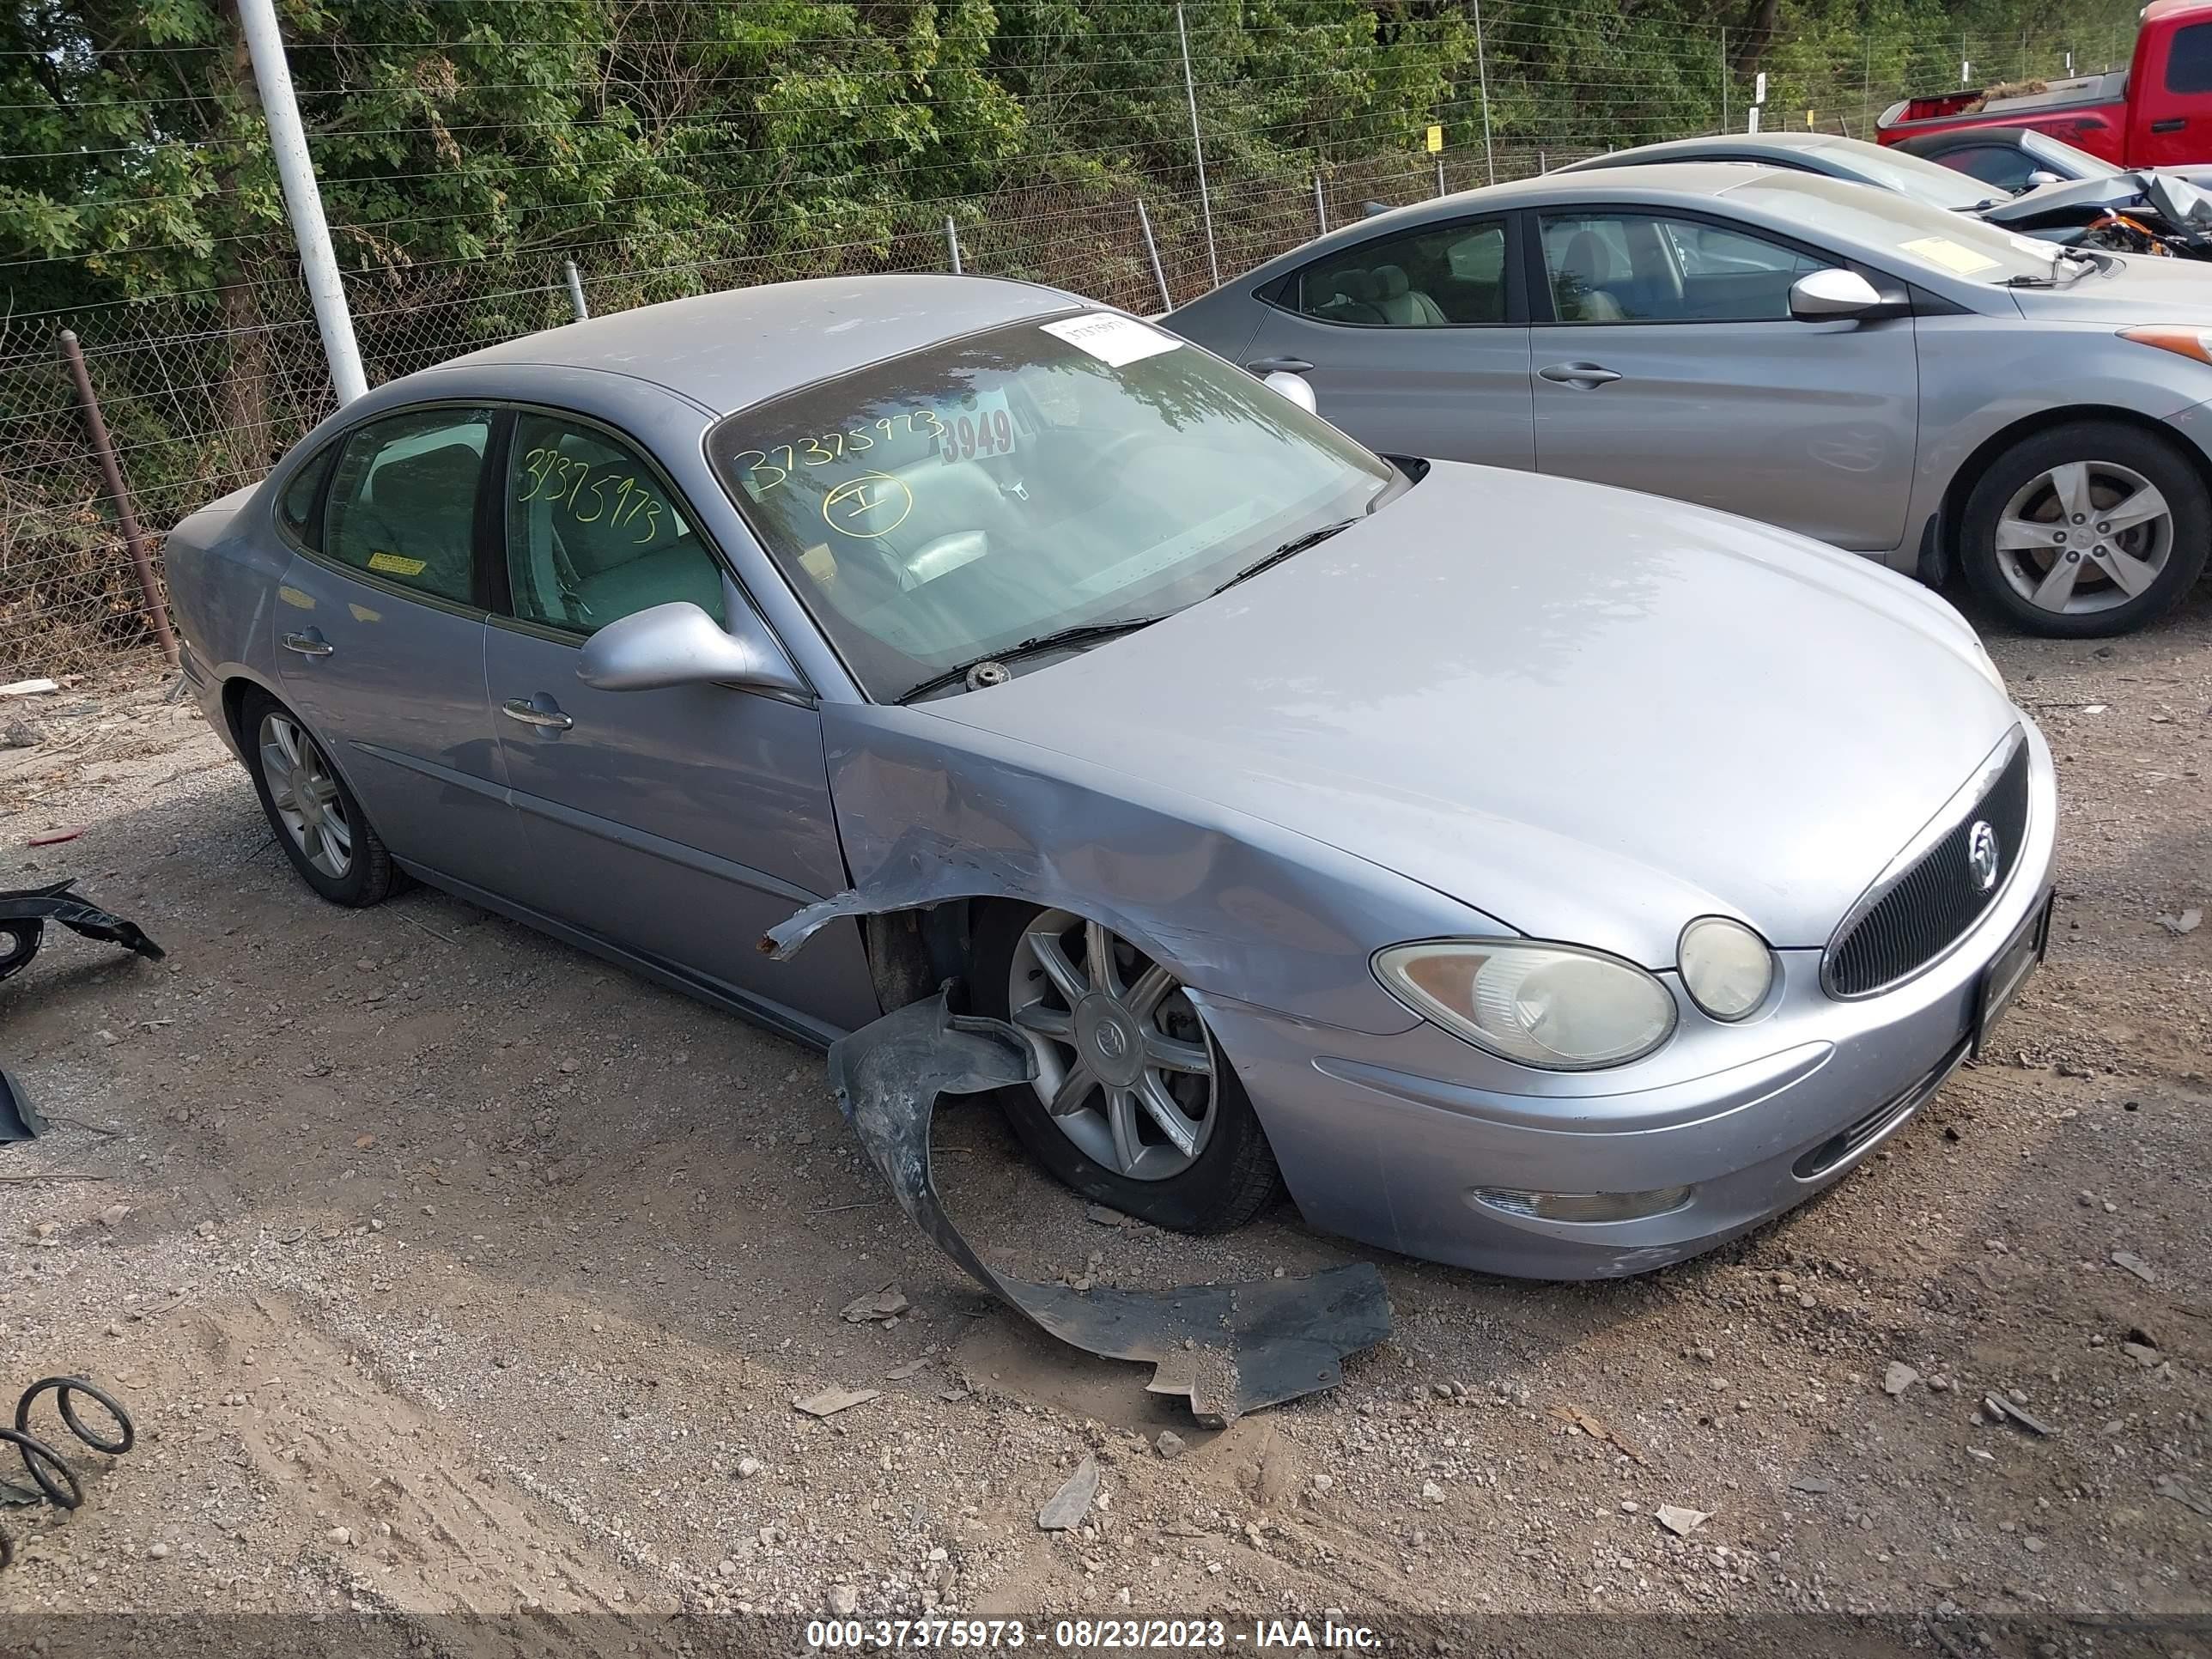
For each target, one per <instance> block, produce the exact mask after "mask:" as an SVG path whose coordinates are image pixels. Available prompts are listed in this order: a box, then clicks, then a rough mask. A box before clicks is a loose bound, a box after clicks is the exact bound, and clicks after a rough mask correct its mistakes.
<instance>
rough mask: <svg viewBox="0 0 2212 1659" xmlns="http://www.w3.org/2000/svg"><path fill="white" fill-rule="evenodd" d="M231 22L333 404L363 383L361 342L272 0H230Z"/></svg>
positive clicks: (343, 401)
mask: <svg viewBox="0 0 2212 1659" xmlns="http://www.w3.org/2000/svg"><path fill="white" fill-rule="evenodd" d="M238 21H239V22H240V24H241V25H242V26H243V27H244V28H245V30H246V50H247V52H251V53H252V57H253V82H254V85H255V86H257V87H258V88H260V91H261V113H262V116H263V118H264V119H266V120H267V121H268V123H269V148H270V151H271V152H272V153H273V154H274V155H275V156H276V176H277V178H278V179H280V180H282V181H283V186H284V210H285V212H286V214H287V215H288V216H289V217H290V219H291V221H292V236H293V239H294V240H295V241H297V242H298V243H299V245H300V270H301V274H302V275H303V276H306V277H307V297H308V298H309V299H310V300H311V301H313V302H314V307H315V326H316V328H317V329H318V330H319V331H320V332H321V334H322V337H323V356H325V357H326V358H328V359H329V360H330V365H331V387H332V388H333V389H334V390H335V391H336V392H337V397H338V402H339V403H340V404H349V403H351V402H352V401H353V400H354V399H355V398H358V397H360V396H361V395H362V393H363V392H367V391H368V380H367V378H366V377H364V376H363V375H362V372H361V348H360V346H359V345H357V344H356V343H355V341H354V337H353V313H352V312H351V311H350V310H349V309H348V308H347V306H346V296H345V284H344V283H343V282H341V281H340V280H339V278H338V260H337V254H336V253H334V252H331V228H330V224H329V222H328V221H326V220H325V218H324V217H323V197H322V192H321V191H319V190H318V189H317V188H316V187H315V164H314V161H313V159H312V158H310V157H309V155H307V134H306V133H305V132H303V131H301V127H300V104H299V100H297V99H295V97H293V95H292V70H291V66H290V65H289V64H287V63H286V62H285V61H284V37H283V34H281V33H278V31H277V27H276V6H275V4H274V3H273V0H238Z"/></svg>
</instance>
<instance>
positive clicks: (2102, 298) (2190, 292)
mask: <svg viewBox="0 0 2212 1659" xmlns="http://www.w3.org/2000/svg"><path fill="white" fill-rule="evenodd" d="M2112 258H2113V259H2115V260H2116V261H2117V262H2118V268H2117V269H2115V270H2105V271H2093V272H2091V273H2089V274H2088V275H2087V276H2082V277H2081V278H2079V279H2078V280H2076V281H2075V282H2074V283H2072V284H2071V285H2069V286H2068V287H2066V288H2016V289H2008V292H2009V293H2010V294H2012V295H2014V297H2015V298H2016V299H2018V300H2019V301H2020V308H2021V313H2022V314H2023V315H2024V316H2026V317H2027V319H2029V320H2030V321H2031V322H2033V321H2034V320H2036V319H2039V318H2045V317H2049V318H2056V319H2064V320H2066V321H2069V322H2091V323H2111V324H2112V325H2114V326H2116V327H2124V326H2126V325H2129V324H2131V323H2188V324H2191V325H2197V326H2200V327H2201V326H2203V325H2207V324H2212V271H2208V270H2205V268H2204V263H2203V261H2202V260H2201V259H2171V258H2158V257H2156V256H2155V255H2153V254H2148V253H2139V254H2129V253H2119V254H2114V255H2112Z"/></svg>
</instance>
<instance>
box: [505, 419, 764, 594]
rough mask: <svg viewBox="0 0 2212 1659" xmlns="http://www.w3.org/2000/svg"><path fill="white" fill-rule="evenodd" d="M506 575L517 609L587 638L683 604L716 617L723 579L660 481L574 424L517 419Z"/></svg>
mask: <svg viewBox="0 0 2212 1659" xmlns="http://www.w3.org/2000/svg"><path fill="white" fill-rule="evenodd" d="M506 507H507V587H508V591H509V592H511V593H512V594H513V605H514V614H515V615H516V616H517V617H521V618H522V619H523V620H524V621H526V622H535V623H545V624H547V625H548V626H550V627H554V628H561V629H568V630H570V631H572V632H574V633H579V634H589V633H592V632H593V631H595V630H596V629H601V628H604V627H605V626H606V625H607V624H608V623H611V622H613V621H615V620H616V619H617V617H627V616H629V614H630V613H631V612H632V611H643V610H645V609H646V608H647V606H650V605H666V604H668V603H669V602H670V601H671V600H675V599H688V600H690V602H691V603H692V604H693V605H697V606H698V607H699V608H700V609H701V610H702V611H706V612H707V614H708V616H710V617H714V619H715V620H716V621H717V622H720V621H721V620H722V572H721V567H720V565H719V564H718V563H716V562H715V559H714V555H713V554H712V553H710V552H708V550H707V546H706V544H705V543H704V542H702V541H701V540H700V539H699V537H698V535H697V534H696V532H695V531H694V530H693V528H692V526H691V525H690V522H689V521H688V520H686V519H685V517H684V514H683V513H681V512H679V511H678V508H677V506H676V502H675V500H674V498H673V496H672V495H671V492H670V491H669V489H668V488H667V486H666V485H665V484H664V483H662V482H661V479H660V475H659V473H658V472H657V471H654V470H653V468H652V467H650V466H648V465H646V463H645V462H644V460H643V459H641V457H640V456H639V455H638V454H637V453H635V451H633V450H632V449H631V448H630V447H629V445H627V444H626V443H623V441H620V440H619V439H617V438H614V437H611V436H610V435H608V434H606V433H605V432H603V431H601V430H600V429H599V428H597V427H594V426H590V425H586V424H585V423H584V422H580V421H570V420H565V419H562V418H560V417H557V416H550V415H537V414H525V415H523V416H520V418H519V419H518V420H517V421H516V422H515V428H514V441H513V444H512V445H511V446H510V447H509V448H508V451H507V499H506Z"/></svg>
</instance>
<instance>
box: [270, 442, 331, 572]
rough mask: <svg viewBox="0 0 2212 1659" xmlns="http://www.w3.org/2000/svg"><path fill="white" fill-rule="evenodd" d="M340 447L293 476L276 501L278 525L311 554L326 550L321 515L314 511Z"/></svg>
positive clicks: (311, 462)
mask: <svg viewBox="0 0 2212 1659" xmlns="http://www.w3.org/2000/svg"><path fill="white" fill-rule="evenodd" d="M337 452H338V447H337V445H336V444H331V445H330V446H329V447H326V448H325V450H324V451H323V453H321V454H319V455H318V456H316V457H315V459H313V460H311V461H309V462H308V463H307V465H305V466H303V467H301V469H300V470H299V471H297V472H295V473H294V474H293V475H292V480H291V482H290V483H288V484H286V485H285V486H284V493H283V495H280V496H278V497H277V498H276V522H277V523H278V524H280V525H282V526H283V527H284V533H285V534H286V535H288V536H289V537H290V538H292V539H293V540H294V541H295V542H297V543H299V544H300V545H301V546H302V547H304V548H306V549H307V550H309V551H310V552H314V553H319V552H321V551H322V550H323V522H322V515H321V514H319V513H317V512H316V511H315V507H316V505H317V503H318V502H319V501H321V499H322V495H323V480H324V479H325V478H326V477H329V476H330V471H331V462H332V461H333V460H335V459H337Z"/></svg>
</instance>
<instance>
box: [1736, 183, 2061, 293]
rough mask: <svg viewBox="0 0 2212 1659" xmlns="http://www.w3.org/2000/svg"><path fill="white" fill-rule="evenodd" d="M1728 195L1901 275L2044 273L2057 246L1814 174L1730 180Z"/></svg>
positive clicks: (1988, 279) (1982, 278)
mask: <svg viewBox="0 0 2212 1659" xmlns="http://www.w3.org/2000/svg"><path fill="white" fill-rule="evenodd" d="M1728 199H1729V201H1730V202H1733V203H1735V204H1737V205H1738V206H1741V207H1745V208H1749V209H1752V210H1754V211H1759V212H1765V213H1771V214H1772V215H1774V216H1776V217H1777V218H1778V219H1781V220H1783V221H1784V222H1786V223H1787V224H1788V225H1789V226H1790V228H1791V229H1793V230H1795V231H1796V233H1797V234H1800V235H1802V236H1803V237H1804V238H1805V240H1808V241H1809V242H1811V243H1813V244H1814V246H1833V245H1834V244H1836V243H1837V242H1839V241H1841V242H1853V243H1857V244H1858V245H1859V246H1861V247H1863V248H1864V249H1865V250H1866V252H1867V257H1868V258H1887V262H1889V263H1892V264H1895V265H1896V266H1897V267H1899V270H1898V274H1899V276H1911V275H1913V274H1914V272H1913V270H1911V267H1916V266H1917V267H1918V268H1919V269H1920V270H1926V271H1931V272H1934V273H1935V274H1936V275H1938V276H1950V277H1954V278H1963V279H1965V280H1966V281H1967V282H1970V283H1989V284H1990V285H1991V286H1993V287H1994V286H1998V285H2001V284H2002V283H2006V282H2008V281H2010V280H2011V279H2012V278H2013V277H2015V276H2030V277H2048V276H2050V275H2051V271H2052V269H2053V267H2054V265H2055V264H2057V257H2058V255H2059V253H2060V252H2061V250H2060V249H2058V248H2057V246H2053V245H2051V244H2049V243H2045V242H2036V241H2031V240H2028V239H2027V237H2025V236H2015V235H2013V234H2011V233H2010V232H2008V231H2003V230H2000V229H1998V228H1996V226H1994V225H1988V224H1984V223H1983V222H1981V221H1980V220H1978V219H1974V218H1969V217H1967V216H1964V215H1961V214H1957V213H1950V212H1947V211H1945V210H1943V209H1942V208H1936V207H1929V205H1928V204H1926V203H1924V202H1917V201H1914V200H1913V199H1912V198H1911V197H1909V196H1898V195H1893V194H1891V193H1890V192H1888V191H1871V190H1869V189H1868V188H1867V187H1866V186H1865V185H1854V184H1847V183H1845V182H1844V180H1843V179H1826V178H1823V177H1821V176H1820V175H1819V174H1817V173H1765V174H1762V175H1760V176H1759V178H1757V179H1754V180H1753V181H1752V182H1749V183H1747V184H1741V185H1733V186H1731V187H1730V188H1729V191H1728Z"/></svg>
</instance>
